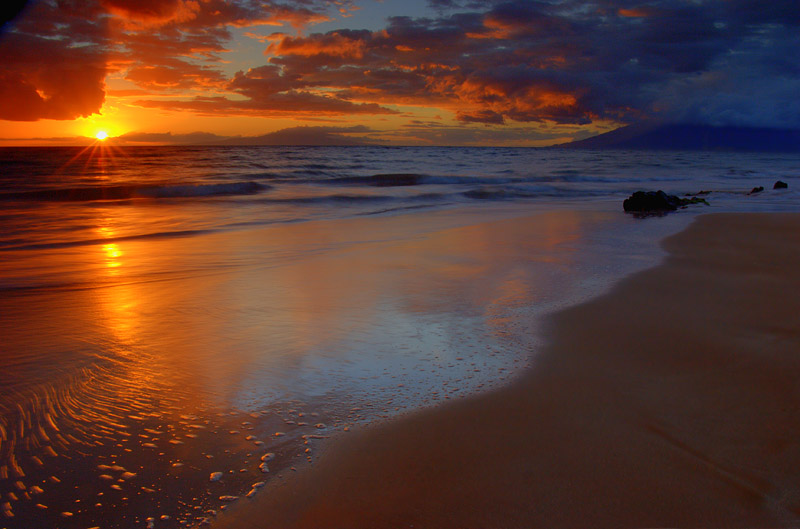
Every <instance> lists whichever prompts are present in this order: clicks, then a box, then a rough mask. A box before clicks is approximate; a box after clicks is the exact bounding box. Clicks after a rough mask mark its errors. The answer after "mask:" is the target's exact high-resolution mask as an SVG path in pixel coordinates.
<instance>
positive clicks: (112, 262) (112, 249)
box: [103, 244, 122, 268]
mask: <svg viewBox="0 0 800 529" xmlns="http://www.w3.org/2000/svg"><path fill="white" fill-rule="evenodd" d="M103 252H104V253H105V254H106V266H108V267H109V268H116V267H118V266H121V265H122V262H120V261H119V260H118V259H119V258H120V257H122V251H121V250H120V249H119V246H117V245H116V244H106V245H104V246H103Z"/></svg>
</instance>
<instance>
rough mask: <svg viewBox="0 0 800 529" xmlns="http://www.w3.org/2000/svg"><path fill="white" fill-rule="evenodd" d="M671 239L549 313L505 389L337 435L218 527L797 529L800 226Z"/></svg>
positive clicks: (784, 217)
mask: <svg viewBox="0 0 800 529" xmlns="http://www.w3.org/2000/svg"><path fill="white" fill-rule="evenodd" d="M656 221H657V220H656ZM664 247H665V249H666V250H667V251H668V252H669V255H668V257H667V258H666V259H665V261H664V262H663V264H661V265H659V266H657V267H656V268H653V269H649V270H646V271H644V272H640V273H638V274H635V275H633V276H630V277H628V278H626V279H625V280H623V281H622V282H621V283H619V284H618V285H617V286H615V287H614V289H613V290H612V291H611V292H610V293H608V294H606V295H603V296H601V297H599V298H596V299H594V300H592V301H590V302H588V303H585V304H583V305H579V306H576V307H574V308H570V309H568V310H566V311H562V312H559V313H557V314H556V315H554V316H553V317H552V318H550V320H549V323H548V325H549V327H548V328H549V330H548V337H549V339H550V341H549V345H548V346H546V347H545V348H544V350H542V351H539V352H538V353H537V355H538V356H537V357H536V359H535V361H534V367H533V368H531V369H530V370H529V371H528V372H527V373H526V374H525V375H524V376H522V377H520V378H519V379H517V381H516V382H515V383H513V384H512V385H511V386H508V387H506V388H504V389H501V390H499V391H495V392H492V393H490V394H486V395H481V396H475V397H471V398H468V399H464V400H460V401H457V402H454V403H451V404H448V405H445V406H439V407H436V408H433V409H428V410H425V411H422V412H419V413H416V414H414V415H411V416H408V417H404V418H402V419H399V420H395V421H392V422H388V423H385V424H383V425H379V426H376V427H372V428H367V429H366V430H364V431H361V432H358V433H350V434H343V435H341V436H340V437H339V438H338V441H334V442H333V443H331V446H330V448H329V449H328V450H327V451H326V452H325V453H324V454H323V456H322V457H321V458H320V460H319V461H318V462H316V463H315V464H314V465H313V466H311V467H308V468H306V469H303V470H302V471H301V472H299V473H298V474H297V475H296V476H292V478H291V479H287V480H285V481H278V480H276V481H274V482H273V483H272V484H270V485H269V486H268V487H267V490H265V492H264V493H263V494H261V495H260V496H259V497H258V498H257V499H256V500H255V501H252V502H248V503H244V502H242V503H239V504H238V505H237V506H236V508H235V509H232V510H231V511H229V512H228V513H226V514H225V515H224V516H222V517H221V518H219V519H218V520H217V523H216V525H215V527H219V528H226V529H231V528H259V527H271V528H300V527H308V528H362V527H363V528H372V529H375V528H400V527H415V528H420V527H425V528H456V527H458V528H465V527H469V528H504V529H510V528H515V527H526V528H530V527H547V528H556V527H595V528H597V527H609V528H611V527H617V528H618V527H789V526H796V525H797V524H798V523H800V520H799V519H800V488H799V487H798V478H799V477H800V443H798V442H797V439H798V438H800V420H799V419H798V417H800V415H798V413H797V412H798V408H799V407H800V406H799V405H800V385H799V384H798V382H797V381H798V380H800V358H798V356H797V351H798V350H800V347H798V346H800V320H799V319H798V316H797V315H798V314H800V298H799V297H798V296H797V295H796V293H797V292H798V291H800V290H798V289H799V287H800V280H799V279H798V277H797V275H796V271H797V270H798V269H799V268H800V215H796V214H715V215H708V216H701V217H699V218H698V219H697V220H696V221H695V222H694V223H693V224H692V225H691V226H690V227H689V228H688V229H687V230H686V231H684V232H682V233H680V234H678V235H676V236H673V237H671V238H669V239H667V240H666V241H665V242H664Z"/></svg>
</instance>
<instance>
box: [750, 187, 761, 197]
mask: <svg viewBox="0 0 800 529" xmlns="http://www.w3.org/2000/svg"><path fill="white" fill-rule="evenodd" d="M762 191H764V186H758V187H754V188H753V189H752V190H751V191H750V192H749V193H748V195H754V194H756V193H761V192H762Z"/></svg>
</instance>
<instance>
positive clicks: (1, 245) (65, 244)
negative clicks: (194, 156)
mask: <svg viewBox="0 0 800 529" xmlns="http://www.w3.org/2000/svg"><path fill="white" fill-rule="evenodd" d="M214 231H215V230H182V231H162V232H156V233H143V234H139V235H124V236H121V237H104V238H102V239H99V238H95V239H79V240H75V241H61V242H42V243H30V244H14V243H15V242H16V241H18V239H16V240H13V241H5V242H0V252H3V251H12V250H13V251H16V250H49V249H55V248H71V247H73V246H89V245H92V244H113V243H117V242H122V241H134V240H139V239H169V238H174V237H192V236H195V235H203V234H206V233H212V232H214ZM9 242H10V244H9Z"/></svg>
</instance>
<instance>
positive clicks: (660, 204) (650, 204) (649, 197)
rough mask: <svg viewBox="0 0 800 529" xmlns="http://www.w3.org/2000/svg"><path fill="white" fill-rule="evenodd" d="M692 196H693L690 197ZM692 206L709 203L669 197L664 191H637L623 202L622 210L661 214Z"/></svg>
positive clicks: (693, 199) (700, 199) (699, 199)
mask: <svg viewBox="0 0 800 529" xmlns="http://www.w3.org/2000/svg"><path fill="white" fill-rule="evenodd" d="M708 193H709V192H708V191H701V192H700V193H698V195H700V194H704V195H705V194H708ZM690 196H691V195H690ZM691 204H705V205H708V202H707V201H706V199H704V198H699V197H698V196H691V198H681V197H678V196H675V195H668V194H667V193H665V192H664V191H661V190H658V191H637V192H635V193H634V194H632V195H631V196H630V197H628V198H626V199H625V200H624V201H623V202H622V208H623V209H624V210H625V212H627V213H646V214H650V213H652V214H659V213H668V212H670V211H675V210H677V209H678V208H684V207H686V206H689V205H691Z"/></svg>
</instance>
